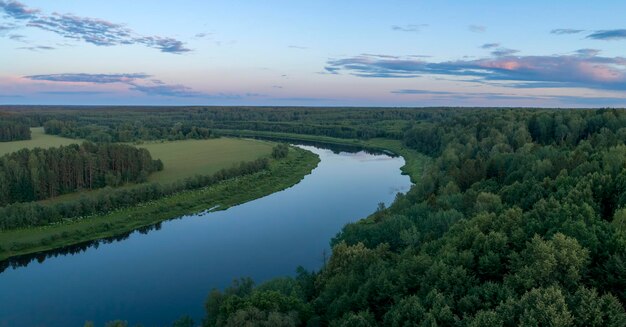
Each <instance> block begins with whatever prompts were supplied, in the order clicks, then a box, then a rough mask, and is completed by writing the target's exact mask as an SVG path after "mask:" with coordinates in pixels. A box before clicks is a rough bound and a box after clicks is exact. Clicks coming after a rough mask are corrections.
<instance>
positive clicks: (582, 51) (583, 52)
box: [576, 49, 600, 57]
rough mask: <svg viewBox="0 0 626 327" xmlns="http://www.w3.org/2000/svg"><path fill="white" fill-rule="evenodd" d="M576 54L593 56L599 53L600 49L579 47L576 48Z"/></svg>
mask: <svg viewBox="0 0 626 327" xmlns="http://www.w3.org/2000/svg"><path fill="white" fill-rule="evenodd" d="M576 54H578V55H579V56H581V57H595V56H597V55H598V54H600V50H598V49H579V50H576Z"/></svg>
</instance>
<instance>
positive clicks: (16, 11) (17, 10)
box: [0, 1, 39, 19]
mask: <svg viewBox="0 0 626 327" xmlns="http://www.w3.org/2000/svg"><path fill="white" fill-rule="evenodd" d="M0 8H2V9H3V10H4V13H5V14H6V15H7V16H9V17H12V18H15V19H29V18H33V17H35V15H36V14H38V13H39V10H35V9H28V8H26V6H25V5H24V4H22V3H20V2H17V1H0Z"/></svg>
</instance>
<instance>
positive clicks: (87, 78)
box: [24, 73, 262, 99]
mask: <svg viewBox="0 0 626 327" xmlns="http://www.w3.org/2000/svg"><path fill="white" fill-rule="evenodd" d="M24 78H26V79H30V80H33V81H45V82H56V83H88V84H114V83H118V84H122V85H127V86H128V89H129V90H131V91H136V92H141V93H143V94H146V95H149V96H162V97H175V98H206V99H209V98H210V99H239V98H243V97H259V96H262V95H260V94H256V93H246V94H244V95H239V94H226V93H217V94H210V93H205V92H200V91H195V90H193V89H192V88H190V87H187V86H185V85H181V84H166V83H164V82H162V81H161V80H158V79H154V78H152V76H151V75H148V74H144V73H126V74H85V73H77V74H48V75H30V76H24ZM89 92H92V93H94V94H96V93H106V92H102V91H90V90H87V91H54V93H53V94H79V95H88V94H89Z"/></svg>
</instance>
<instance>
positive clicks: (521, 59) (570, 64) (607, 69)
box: [325, 55, 626, 90]
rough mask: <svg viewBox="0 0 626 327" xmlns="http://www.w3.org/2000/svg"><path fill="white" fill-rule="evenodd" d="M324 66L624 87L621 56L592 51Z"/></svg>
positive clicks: (371, 73)
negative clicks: (585, 53)
mask: <svg viewBox="0 0 626 327" xmlns="http://www.w3.org/2000/svg"><path fill="white" fill-rule="evenodd" d="M325 70H326V72H328V73H331V74H339V73H341V72H346V73H349V74H352V75H355V76H360V77H369V78H373V77H377V78H411V77H419V76H423V75H443V76H452V77H455V78H456V79H458V80H460V79H461V78H467V77H472V78H473V80H472V81H474V82H482V83H486V82H490V81H498V82H500V83H502V86H510V87H532V85H533V83H547V84H551V85H554V87H586V88H594V89H614V90H626V58H622V57H601V56H597V55H593V56H580V55H554V56H500V57H490V58H484V59H475V60H456V61H445V62H427V61H424V60H421V59H413V58H406V57H403V58H380V57H369V56H356V57H351V58H344V59H331V60H328V61H327V64H326V67H325ZM538 87H543V86H538Z"/></svg>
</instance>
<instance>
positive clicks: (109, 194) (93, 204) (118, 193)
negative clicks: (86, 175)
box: [0, 158, 269, 250]
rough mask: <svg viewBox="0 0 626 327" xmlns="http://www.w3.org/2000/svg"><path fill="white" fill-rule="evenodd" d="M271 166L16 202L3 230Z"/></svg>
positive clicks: (2, 214) (261, 162)
mask: <svg viewBox="0 0 626 327" xmlns="http://www.w3.org/2000/svg"><path fill="white" fill-rule="evenodd" d="M268 167H269V160H268V159H267V158H260V159H257V160H254V161H250V162H242V163H240V164H238V165H234V166H233V167H231V168H226V169H222V170H220V171H218V172H216V173H214V174H212V175H197V176H195V177H190V178H187V179H185V180H181V181H178V182H174V183H171V184H165V185H163V184H160V183H142V184H139V185H135V186H132V187H128V188H109V187H107V188H106V189H104V190H102V191H100V192H97V194H95V195H85V196H81V197H80V198H77V199H73V200H67V201H63V202H54V203H42V202H28V203H15V204H11V205H8V206H5V207H2V208H0V231H1V230H8V229H16V228H24V227H32V226H45V225H48V224H52V223H56V222H60V221H62V220H63V219H66V218H77V217H86V216H91V215H95V214H105V213H107V212H110V211H113V210H115V209H120V208H125V207H131V206H133V205H137V204H140V203H145V202H148V201H152V200H157V199H160V198H162V197H165V196H168V195H172V194H175V193H178V192H181V191H185V190H193V189H199V188H203V187H207V186H210V185H213V184H216V183H218V182H220V181H224V180H227V179H230V178H234V177H237V176H243V175H249V174H254V173H257V172H260V171H263V170H266V169H267V168H268ZM11 250H19V249H11Z"/></svg>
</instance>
